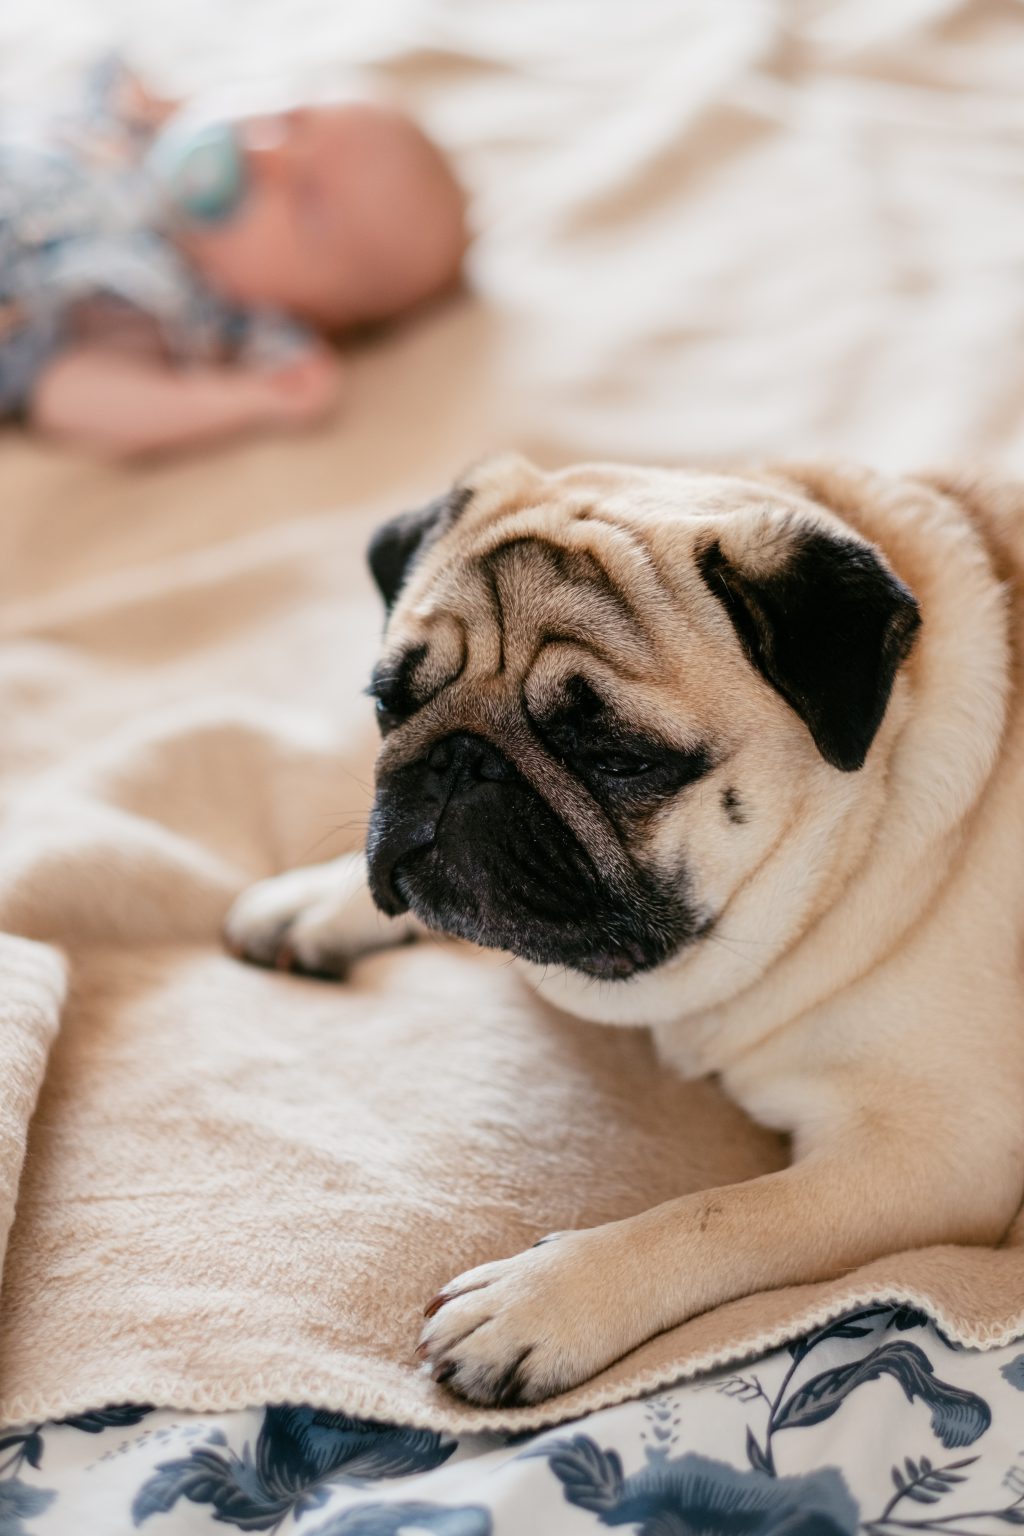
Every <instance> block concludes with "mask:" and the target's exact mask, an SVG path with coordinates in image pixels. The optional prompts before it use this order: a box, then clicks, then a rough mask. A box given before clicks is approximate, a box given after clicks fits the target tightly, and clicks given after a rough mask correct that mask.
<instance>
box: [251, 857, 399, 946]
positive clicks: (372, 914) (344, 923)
mask: <svg viewBox="0 0 1024 1536" xmlns="http://www.w3.org/2000/svg"><path fill="white" fill-rule="evenodd" d="M426 933H427V929H425V928H424V927H423V924H422V923H420V922H418V921H417V920H416V918H414V917H413V916H412V914H411V913H407V914H406V915H405V916H403V917H385V915H384V913H383V912H381V911H379V910H378V908H377V907H375V906H374V904H373V898H372V897H371V895H370V889H369V886H368V885H367V883H366V860H365V859H364V858H363V857H362V855H361V854H349V855H347V856H346V857H344V858H341V859H332V860H331V861H330V863H328V864H312V865H307V866H306V867H305V868H304V869H292V870H289V871H288V873H287V874H284V875H274V876H273V877H272V878H271V879H269V880H261V881H260V882H259V884H258V885H251V886H250V887H249V889H248V890H246V891H243V892H242V894H241V896H239V897H238V900H237V901H236V902H235V904H234V906H233V907H232V908H231V910H230V912H229V913H228V915H227V918H226V920H225V923H224V940H225V943H226V944H227V947H228V948H229V949H230V950H231V951H232V953H233V954H236V955H238V956H240V957H241V958H243V959H245V960H253V961H255V962H256V964H257V965H272V966H276V967H277V968H278V969H279V970H298V971H305V972H307V973H308V974H309V975H312V976H344V974H345V972H346V970H347V969H348V967H349V965H350V964H351V962H352V961H353V960H356V959H358V957H359V956H360V955H362V954H366V953H367V952H368V951H369V950H373V949H390V948H392V947H393V946H394V945H396V944H405V943H408V942H409V940H411V939H414V938H420V937H422V936H423V935H425V934H426Z"/></svg>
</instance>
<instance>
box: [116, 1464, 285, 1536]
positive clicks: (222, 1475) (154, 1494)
mask: <svg viewBox="0 0 1024 1536" xmlns="http://www.w3.org/2000/svg"><path fill="white" fill-rule="evenodd" d="M247 1474H248V1475H247ZM255 1484H256V1479H255V1476H254V1468H253V1466H252V1464H251V1462H250V1463H248V1464H246V1463H245V1462H242V1463H237V1462H232V1461H231V1460H229V1459H228V1458H227V1457H225V1456H222V1455H221V1454H220V1453H219V1452H218V1451H213V1450H210V1449H209V1447H207V1446H198V1447H197V1448H196V1449H195V1450H193V1452H192V1453H191V1455H190V1456H186V1457H183V1458H181V1459H180V1460H178V1461H165V1462H161V1464H160V1465H159V1466H158V1468H157V1470H156V1472H155V1473H154V1474H153V1476H152V1477H151V1478H148V1479H147V1481H146V1482H145V1483H143V1485H142V1487H141V1488H140V1489H139V1491H138V1493H137V1494H136V1495H135V1500H134V1502H133V1504H132V1521H133V1522H134V1524H135V1525H141V1524H142V1522H143V1521H144V1520H148V1519H149V1517H150V1515H164V1514H166V1513H167V1512H168V1510H170V1509H173V1508H174V1506H175V1504H176V1503H177V1502H178V1500H179V1499H189V1500H190V1501H191V1502H192V1503H193V1504H209V1505H211V1506H212V1508H213V1510H214V1519H215V1520H221V1521H223V1522H224V1523H225V1524H230V1525H235V1526H237V1527H238V1529H239V1530H240V1531H266V1530H269V1529H270V1527H271V1526H272V1525H276V1524H277V1523H278V1521H279V1520H280V1519H281V1518H282V1517H283V1516H284V1515H286V1514H287V1513H288V1511H289V1509H290V1508H291V1507H292V1504H293V1501H292V1500H284V1499H280V1498H278V1499H273V1498H269V1497H267V1495H266V1494H265V1493H264V1492H263V1491H262V1490H261V1489H260V1488H259V1487H258V1486H255Z"/></svg>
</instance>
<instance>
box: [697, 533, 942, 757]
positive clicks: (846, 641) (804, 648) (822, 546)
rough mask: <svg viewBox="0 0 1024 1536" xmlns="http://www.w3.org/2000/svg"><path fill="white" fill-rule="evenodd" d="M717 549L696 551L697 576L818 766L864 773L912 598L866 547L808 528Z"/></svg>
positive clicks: (911, 617)
mask: <svg viewBox="0 0 1024 1536" xmlns="http://www.w3.org/2000/svg"><path fill="white" fill-rule="evenodd" d="M757 534H759V535H760V536H757ZM723 542H724V540H723V539H722V538H715V539H714V540H712V542H711V543H709V544H708V545H706V546H705V548H704V550H703V551H702V552H701V554H700V556H699V566H700V572H701V575H702V576H703V578H704V580H705V582H706V583H707V586H708V589H709V591H710V592H712V593H713V594H714V596H715V597H716V598H717V599H718V601H719V602H720V603H721V604H722V606H723V608H724V609H725V611H726V613H727V614H728V615H729V618H730V619H731V620H732V624H733V627H734V629H735V630H736V634H737V636H738V637H739V640H740V642H741V644H742V645H743V648H744V650H745V651H746V653H747V655H748V657H749V659H750V660H751V662H752V663H753V664H754V666H755V667H757V669H758V670H759V671H760V672H761V673H762V674H763V676H764V677H765V678H766V679H767V681H768V682H769V683H770V684H771V685H772V687H773V688H774V689H775V690H776V692H777V693H779V694H781V696H782V697H783V698H784V699H785V701H786V703H787V704H789V705H790V707H791V708H792V709H794V710H795V711H796V713H797V714H798V715H799V716H800V718H801V719H802V720H803V722H804V724H805V725H806V726H807V729H808V730H809V731H810V733H811V736H812V737H813V739H814V742H815V745H816V746H817V748H818V750H819V752H820V753H821V755H822V757H824V759H825V761H826V762H828V763H831V764H832V766H833V767H834V768H840V769H842V770H843V771H844V772H846V773H850V772H853V771H854V770H856V769H858V768H861V767H863V765H864V760H865V758H866V757H867V754H868V749H869V747H870V746H871V743H872V742H873V741H874V739H875V735H876V733H877V731H878V728H879V726H880V725H881V723H882V717H883V716H884V714H885V709H886V705H887V704H888V702H889V695H890V693H891V692H892V685H893V682H894V680H895V677H896V673H897V671H898V669H899V666H900V664H901V662H902V661H903V660H904V659H905V657H906V656H907V655H908V654H909V652H910V648H911V646H912V645H913V643H914V636H915V634H916V633H917V630H918V628H919V626H920V623H921V619H920V614H919V612H918V606H917V603H916V601H915V599H914V597H913V596H912V595H911V593H910V592H909V591H908V589H907V588H906V587H905V586H904V585H903V583H902V582H901V581H900V580H899V578H898V577H896V576H895V575H894V574H893V573H892V571H890V570H889V568H888V566H887V565H885V563H884V562H883V561H882V559H881V558H880V557H879V555H878V553H877V552H876V551H875V550H874V549H873V548H872V546H871V545H870V544H866V543H861V542H860V541H859V540H856V539H853V538H844V537H843V536H842V535H840V534H838V533H832V532H831V531H830V530H828V529H825V528H821V527H818V526H816V525H809V524H799V523H791V522H786V523H784V524H783V525H782V526H778V525H776V526H775V528H774V529H770V528H769V527H768V526H764V527H762V528H761V529H759V530H756V534H755V537H754V538H753V539H751V540H749V541H748V542H747V543H746V545H745V547H744V548H743V549H734V548H732V547H730V548H729V549H728V550H727V549H725V548H723ZM729 542H730V546H731V545H732V540H731V539H730V541H729Z"/></svg>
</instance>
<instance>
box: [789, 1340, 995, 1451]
mask: <svg viewBox="0 0 1024 1536" xmlns="http://www.w3.org/2000/svg"><path fill="white" fill-rule="evenodd" d="M880 1376H893V1377H894V1378H895V1379H896V1380H897V1381H898V1382H899V1384H900V1386H901V1387H902V1388H903V1391H904V1394H905V1395H906V1398H907V1401H908V1402H913V1401H914V1399H915V1398H921V1399H922V1401H923V1402H925V1403H927V1405H928V1407H929V1408H930V1409H931V1415H932V1430H933V1431H934V1433H935V1434H936V1436H937V1437H938V1439H939V1440H941V1441H942V1444H943V1445H944V1446H946V1448H947V1449H951V1448H952V1447H954V1446H961V1445H972V1444H973V1443H974V1441H975V1440H977V1439H978V1437H979V1435H983V1434H984V1433H985V1431H986V1429H988V1427H989V1425H990V1424H991V1422H992V1414H991V1411H990V1409H989V1406H988V1404H987V1403H986V1402H985V1401H984V1399H983V1398H980V1397H978V1396H977V1395H976V1394H975V1393H974V1392H968V1391H966V1390H965V1389H964V1388H963V1387H954V1386H951V1385H950V1384H949V1383H948V1382H945V1381H940V1380H939V1379H938V1377H937V1376H936V1375H935V1373H934V1372H933V1370H932V1366H931V1361H930V1360H929V1359H928V1356H927V1355H926V1354H925V1352H924V1350H923V1349H921V1348H920V1347H919V1346H918V1345H917V1344H911V1343H910V1342H909V1341H908V1340H895V1339H894V1340H892V1341H891V1342H890V1343H888V1344H883V1345H881V1347H880V1348H878V1349H875V1350H872V1352H871V1354H870V1355H868V1356H867V1358H866V1359H864V1360H854V1361H851V1362H850V1363H849V1364H847V1365H840V1366H836V1367H834V1368H833V1369H832V1370H829V1371H822V1373H821V1374H820V1375H819V1376H813V1377H812V1378H811V1380H810V1381H808V1382H806V1383H805V1385H804V1386H802V1387H801V1388H800V1389H799V1391H797V1392H794V1393H793V1396H792V1397H791V1398H790V1399H789V1401H788V1402H787V1403H785V1405H784V1406H783V1407H782V1409H781V1410H780V1411H779V1413H778V1415H777V1416H776V1418H775V1426H774V1427H775V1429H776V1430H780V1429H794V1428H798V1427H801V1426H803V1425H807V1424H820V1423H821V1421H822V1420H823V1419H827V1418H829V1417H830V1416H831V1415H832V1414H833V1413H835V1411H836V1409H837V1408H838V1407H839V1405H840V1404H841V1403H842V1402H843V1401H844V1400H845V1399H846V1398H847V1397H848V1396H849V1394H850V1393H851V1392H853V1391H854V1390H855V1389H856V1388H857V1387H859V1386H861V1385H862V1384H863V1383H864V1382H866V1381H875V1380H876V1379H877V1378H878V1377H880Z"/></svg>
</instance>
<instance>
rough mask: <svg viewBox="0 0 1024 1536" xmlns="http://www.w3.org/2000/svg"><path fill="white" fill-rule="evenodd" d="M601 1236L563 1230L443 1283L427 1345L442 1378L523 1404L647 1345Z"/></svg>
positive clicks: (505, 1403) (487, 1402)
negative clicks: (624, 1305) (606, 1265)
mask: <svg viewBox="0 0 1024 1536" xmlns="http://www.w3.org/2000/svg"><path fill="white" fill-rule="evenodd" d="M599 1238H600V1229H599V1228H595V1229H592V1230H591V1231H585V1232H556V1233H553V1234H552V1235H551V1236H550V1237H548V1238H542V1239H541V1241H540V1242H539V1243H537V1244H536V1245H535V1246H534V1247H533V1248H528V1249H527V1250H526V1252H525V1253H517V1254H515V1255H514V1257H512V1258H510V1259H499V1260H498V1261H497V1262H496V1263H493V1264H481V1265H480V1266H479V1268H477V1269H471V1270H467V1272H466V1273H465V1274H464V1275H459V1276H458V1278H457V1279H455V1280H451V1281H449V1283H448V1284H447V1285H446V1286H444V1287H442V1289H441V1290H440V1291H439V1292H438V1294H437V1295H436V1296H435V1297H434V1298H433V1300H432V1301H430V1302H429V1303H428V1305H427V1308H426V1318H427V1322H426V1324H425V1326H424V1328H423V1332H422V1334H421V1335H420V1344H419V1349H418V1351H417V1353H418V1355H419V1357H420V1359H421V1360H423V1361H424V1362H425V1363H426V1366H427V1368H428V1369H429V1370H430V1373H431V1375H432V1376H433V1377H434V1380H435V1381H437V1382H439V1383H441V1384H442V1385H444V1386H446V1387H448V1388H449V1389H450V1390H451V1391H452V1392H456V1393H458V1395H459V1396H460V1397H464V1398H467V1399H468V1401H469V1402H471V1403H479V1404H481V1405H482V1406H484V1407H488V1408H515V1407H520V1406H522V1405H525V1404H527V1403H538V1402H541V1401H542V1400H543V1399H544V1398H546V1397H553V1396H555V1395H556V1394H557V1393H559V1392H567V1391H568V1390H569V1389H570V1388H571V1387H575V1386H577V1385H578V1384H579V1382H581V1381H586V1380H587V1378H588V1377H590V1376H593V1375H594V1374H595V1372H597V1371H599V1370H601V1369H602V1367H603V1366H605V1365H608V1364H609V1363H610V1362H611V1361H612V1360H614V1359H616V1358H617V1356H618V1355H620V1354H622V1353H624V1351H625V1350H626V1349H628V1348H630V1347H631V1343H638V1342H639V1340H638V1339H637V1340H632V1341H628V1340H626V1341H624V1339H623V1335H622V1332H621V1322H622V1319H621V1317H620V1316H619V1313H620V1309H619V1308H617V1307H616V1306H615V1305H614V1297H613V1295H612V1294H611V1288H610V1287H609V1286H608V1285H607V1284H606V1280H605V1277H604V1276H603V1275H602V1265H601V1262H600V1251H599V1249H600V1240H599ZM595 1240H597V1241H596V1242H595Z"/></svg>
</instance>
